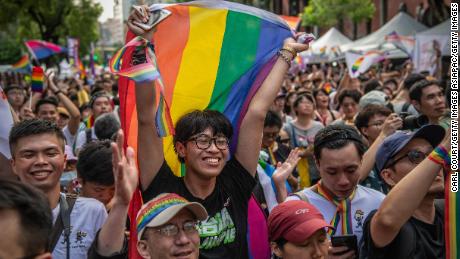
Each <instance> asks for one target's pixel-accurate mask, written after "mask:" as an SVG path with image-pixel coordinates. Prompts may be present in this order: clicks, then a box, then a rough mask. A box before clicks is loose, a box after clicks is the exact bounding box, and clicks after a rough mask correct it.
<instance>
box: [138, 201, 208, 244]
mask: <svg viewBox="0 0 460 259" xmlns="http://www.w3.org/2000/svg"><path fill="white" fill-rule="evenodd" d="M183 209H188V210H189V211H190V212H191V213H192V214H193V215H194V216H195V218H196V219H197V220H205V219H206V218H208V213H207V212H206V209H205V208H204V207H203V205H201V204H200V203H198V202H189V201H187V200H186V199H185V198H183V197H181V196H179V195H177V194H175V193H162V194H160V195H158V196H157V197H155V198H154V199H152V200H150V201H149V202H147V203H146V204H144V205H143V206H142V208H141V209H140V210H139V212H138V213H137V217H136V225H137V238H138V240H140V239H141V237H142V234H143V233H144V230H145V229H146V228H147V227H159V226H161V225H164V224H166V223H167V222H168V221H169V220H171V219H172V218H174V217H175V216H176V215H177V214H178V213H179V212H181V211H182V210H183Z"/></svg>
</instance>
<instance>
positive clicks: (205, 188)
mask: <svg viewBox="0 0 460 259" xmlns="http://www.w3.org/2000/svg"><path fill="white" fill-rule="evenodd" d="M143 8H147V7H146V6H144V7H143ZM145 13H149V12H148V10H147V12H145ZM143 16H144V15H143V14H141V12H136V11H134V12H133V13H132V14H131V16H130V18H129V19H128V27H129V29H130V30H131V31H132V32H133V33H135V34H136V35H139V36H142V37H143V38H145V39H152V38H153V33H154V30H149V31H144V30H143V29H141V28H140V27H138V26H136V25H135V24H134V23H133V22H134V21H137V22H140V23H142V22H143V20H144V19H147V17H143ZM280 47H281V46H280ZM283 48H284V49H289V50H290V51H283V52H282V53H283V54H282V55H283V56H284V55H285V56H287V59H285V58H283V57H278V58H277V60H276V62H275V64H274V65H273V68H272V70H271V72H270V73H269V74H268V75H267V77H266V79H265V80H264V82H263V83H262V85H261V86H260V88H259V89H258V90H257V93H255V95H254V97H253V98H252V99H251V102H250V103H249V106H248V107H247V112H246V114H245V115H244V118H243V120H242V121H241V124H240V127H239V132H238V139H236V140H235V143H236V145H235V150H234V153H233V154H232V156H231V158H230V146H229V144H228V143H229V141H230V140H231V138H232V135H233V128H232V124H231V123H230V121H229V120H228V119H227V118H226V117H225V115H224V114H223V113H221V112H218V111H211V110H204V111H200V110H195V111H191V112H189V113H187V114H185V115H184V116H182V117H181V118H180V119H179V120H178V121H177V123H176V125H175V135H174V139H173V144H174V149H175V151H176V153H177V156H178V159H179V160H180V161H181V162H183V166H184V168H185V176H184V177H176V176H175V174H174V172H173V171H172V169H171V168H170V167H169V166H168V164H167V162H166V160H165V154H164V151H163V140H162V138H160V137H159V136H158V134H157V132H156V126H157V125H156V122H155V120H154V118H155V113H156V110H155V99H156V97H158V96H156V95H155V88H154V83H153V82H143V83H136V87H135V91H136V108H137V118H138V160H137V161H138V162H139V169H140V183H141V187H142V191H143V193H142V195H143V200H144V201H148V200H150V199H152V198H153V197H156V196H157V195H159V194H161V193H165V192H167V193H176V194H178V195H180V196H182V197H184V198H186V199H187V200H189V201H192V202H199V203H200V204H202V205H203V206H204V207H205V208H206V210H207V212H208V214H209V217H208V218H207V219H206V220H205V221H202V222H201V224H200V229H199V233H200V238H201V245H200V258H242V259H244V258H249V254H248V250H249V249H248V240H247V234H248V232H247V230H248V207H249V201H250V198H251V195H252V190H253V188H254V186H255V184H256V181H255V178H254V177H255V174H256V169H257V164H258V157H259V151H260V147H261V142H262V130H263V125H264V118H265V115H266V113H267V111H268V110H269V108H270V105H271V104H272V102H273V101H274V99H275V98H276V95H277V93H278V92H279V90H280V88H281V85H282V82H283V80H284V75H285V74H286V72H287V71H288V68H289V65H290V62H287V61H289V59H293V58H294V55H296V54H297V53H298V52H301V51H304V50H307V49H308V45H306V44H301V43H296V42H295V40H294V39H292V38H287V39H286V40H285V41H284V43H283ZM284 52H286V53H284ZM137 56H140V57H142V56H145V54H143V53H140V55H136V57H137ZM140 62H144V61H143V60H140ZM190 110H192V108H191V109H190ZM229 158H230V159H229ZM176 173H177V172H176ZM267 242H268V240H267ZM267 247H268V244H267Z"/></svg>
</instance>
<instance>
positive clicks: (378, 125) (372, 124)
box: [367, 121, 385, 127]
mask: <svg viewBox="0 0 460 259" xmlns="http://www.w3.org/2000/svg"><path fill="white" fill-rule="evenodd" d="M383 123H385V121H375V122H373V123H369V124H368V125H367V126H368V127H372V126H376V127H380V126H382V125H383Z"/></svg>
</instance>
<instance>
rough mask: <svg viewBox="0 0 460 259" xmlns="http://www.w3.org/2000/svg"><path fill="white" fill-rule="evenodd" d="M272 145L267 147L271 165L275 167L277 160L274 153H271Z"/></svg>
mask: <svg viewBox="0 0 460 259" xmlns="http://www.w3.org/2000/svg"><path fill="white" fill-rule="evenodd" d="M273 146H274V144H273V145H272V146H271V147H269V148H268V155H269V156H270V160H271V162H272V165H273V166H274V167H275V168H276V164H277V163H278V161H276V158H275V154H273Z"/></svg>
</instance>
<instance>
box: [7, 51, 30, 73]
mask: <svg viewBox="0 0 460 259" xmlns="http://www.w3.org/2000/svg"><path fill="white" fill-rule="evenodd" d="M12 69H13V71H15V72H19V73H30V71H31V70H32V67H31V65H30V61H29V55H27V54H25V55H24V56H22V57H21V59H20V60H19V61H18V62H16V63H14V64H13V65H12Z"/></svg>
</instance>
